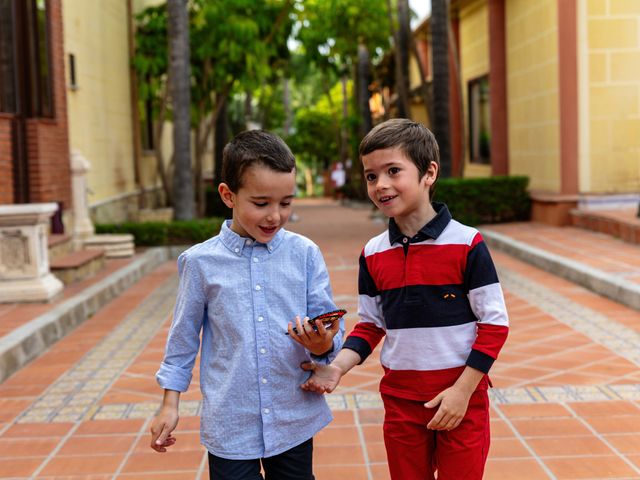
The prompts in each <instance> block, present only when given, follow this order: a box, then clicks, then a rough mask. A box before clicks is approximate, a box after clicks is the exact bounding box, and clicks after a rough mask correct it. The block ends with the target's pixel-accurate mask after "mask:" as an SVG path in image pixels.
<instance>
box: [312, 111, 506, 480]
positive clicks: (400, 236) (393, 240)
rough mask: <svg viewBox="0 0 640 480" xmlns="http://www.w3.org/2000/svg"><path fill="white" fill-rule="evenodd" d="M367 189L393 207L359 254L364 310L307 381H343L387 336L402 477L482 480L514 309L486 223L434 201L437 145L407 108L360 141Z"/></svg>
mask: <svg viewBox="0 0 640 480" xmlns="http://www.w3.org/2000/svg"><path fill="white" fill-rule="evenodd" d="M360 159H361V161H362V165H363V167H364V176H365V179H366V182H367V193H368V195H369V198H370V199H371V201H372V202H373V203H374V204H375V205H376V207H378V209H380V211H381V212H382V213H384V215H385V216H387V217H389V228H388V230H387V231H385V232H383V233H382V234H380V235H378V236H376V237H374V238H373V239H371V240H370V241H369V242H368V243H367V244H366V246H365V247H364V249H363V250H362V253H361V255H360V272H359V278H358V290H359V292H358V293H359V302H358V314H359V316H360V321H359V322H358V323H357V324H356V326H355V327H354V328H353V330H352V332H351V333H350V334H349V336H348V337H347V339H346V340H345V343H344V346H343V348H342V350H340V352H339V353H338V356H337V357H336V358H335V360H333V361H332V362H331V364H329V365H319V364H314V363H311V364H304V365H303V366H302V367H303V368H304V369H306V370H310V371H313V375H312V376H311V377H310V378H309V380H307V382H305V383H304V384H303V385H302V388H303V389H305V390H308V391H315V392H318V393H325V392H331V391H333V390H334V389H335V388H336V386H337V385H338V383H339V381H340V379H341V378H342V376H343V375H344V374H346V373H347V372H348V371H349V370H351V369H352V368H353V367H355V366H356V365H359V364H361V363H362V362H364V361H365V359H366V358H367V357H368V356H369V355H370V354H371V353H372V352H373V351H374V350H375V348H376V346H377V345H378V343H380V342H381V341H382V340H383V339H384V345H383V346H382V350H381V352H380V363H381V364H382V366H383V368H384V376H383V377H382V381H381V382H380V393H381V394H382V400H383V404H384V410H385V416H384V426H383V431H384V443H385V447H386V450H387V458H388V464H389V470H390V473H391V478H392V480H408V479H418V478H419V479H433V478H435V472H436V471H437V477H438V478H441V479H446V480H450V479H456V480H458V479H460V480H461V479H465V480H481V479H482V475H483V471H484V466H485V462H486V459H487V453H488V451H489V399H488V395H487V389H488V388H489V385H490V381H489V377H488V376H487V374H488V372H489V369H490V368H491V366H492V365H493V362H494V360H495V359H496V358H497V357H498V353H499V352H500V349H501V348H502V345H503V344H504V342H505V340H506V338H507V333H508V331H509V320H508V316H507V310H506V307H505V303H504V297H503V294H502V288H501V287H500V283H499V281H498V275H497V274H496V269H495V267H494V265H493V261H492V260H491V256H490V254H489V250H488V248H487V245H486V244H485V243H484V241H483V239H482V235H481V234H480V232H478V230H476V229H475V228H472V227H468V226H465V225H463V224H461V223H459V222H457V221H456V220H454V219H453V218H451V214H450V213H449V210H448V208H447V206H446V205H445V204H443V203H438V202H433V203H432V202H431V194H432V191H433V188H434V185H435V183H436V180H437V178H438V170H439V166H440V165H439V152H438V144H437V143H436V139H435V137H434V136H433V134H432V133H431V132H430V131H429V130H428V129H427V128H425V127H424V126H423V125H421V124H419V123H417V122H413V121H411V120H407V119H392V120H388V121H386V122H383V123H381V124H380V125H378V126H376V127H375V128H374V129H373V130H371V131H370V132H369V133H368V134H367V135H366V136H365V137H364V139H363V140H362V143H361V144H360Z"/></svg>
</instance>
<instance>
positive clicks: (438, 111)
mask: <svg viewBox="0 0 640 480" xmlns="http://www.w3.org/2000/svg"><path fill="white" fill-rule="evenodd" d="M448 9H449V2H448V1H447V0H432V2H431V45H432V50H433V133H434V135H435V137H436V140H437V141H438V146H439V147H440V175H441V176H442V177H450V176H451V145H450V143H451V142H450V138H449V137H450V135H449V34H448V31H449V11H448Z"/></svg>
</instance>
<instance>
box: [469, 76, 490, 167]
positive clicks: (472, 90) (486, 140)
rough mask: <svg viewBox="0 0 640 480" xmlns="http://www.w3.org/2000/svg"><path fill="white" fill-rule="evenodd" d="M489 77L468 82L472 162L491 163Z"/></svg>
mask: <svg viewBox="0 0 640 480" xmlns="http://www.w3.org/2000/svg"><path fill="white" fill-rule="evenodd" d="M489 100H490V99H489V77H488V76H484V77H480V78H477V79H475V80H471V81H470V82H469V84H468V102H469V159H470V161H471V163H480V164H489V163H491V106H490V103H489Z"/></svg>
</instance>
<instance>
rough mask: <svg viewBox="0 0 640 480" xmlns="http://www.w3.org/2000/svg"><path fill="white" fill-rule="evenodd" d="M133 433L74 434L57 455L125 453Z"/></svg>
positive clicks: (131, 443)
mask: <svg viewBox="0 0 640 480" xmlns="http://www.w3.org/2000/svg"><path fill="white" fill-rule="evenodd" d="M135 439H136V437H135V435H122V434H120V435H93V436H87V435H74V436H72V437H71V438H69V439H67V441H66V442H64V444H63V445H62V448H61V449H60V451H59V452H58V454H59V455H87V454H92V453H96V452H100V453H126V452H128V451H129V449H130V448H131V446H132V445H133V442H134V441H135Z"/></svg>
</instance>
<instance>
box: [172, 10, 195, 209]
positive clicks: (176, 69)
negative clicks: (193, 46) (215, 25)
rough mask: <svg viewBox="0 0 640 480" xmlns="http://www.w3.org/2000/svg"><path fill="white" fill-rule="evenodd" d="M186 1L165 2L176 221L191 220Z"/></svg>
mask: <svg viewBox="0 0 640 480" xmlns="http://www.w3.org/2000/svg"><path fill="white" fill-rule="evenodd" d="M187 4H188V3H187V0H168V1H167V13H168V34H169V71H170V76H171V87H172V88H171V100H172V106H173V149H174V162H175V163H174V165H175V169H174V176H173V208H174V218H175V219H176V220H189V219H192V218H193V217H194V193H193V175H192V171H191V91H190V88H191V87H190V77H191V65H190V63H189V59H190V50H189V15H188V9H187Z"/></svg>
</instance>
